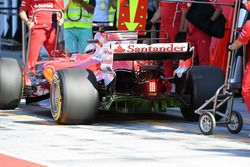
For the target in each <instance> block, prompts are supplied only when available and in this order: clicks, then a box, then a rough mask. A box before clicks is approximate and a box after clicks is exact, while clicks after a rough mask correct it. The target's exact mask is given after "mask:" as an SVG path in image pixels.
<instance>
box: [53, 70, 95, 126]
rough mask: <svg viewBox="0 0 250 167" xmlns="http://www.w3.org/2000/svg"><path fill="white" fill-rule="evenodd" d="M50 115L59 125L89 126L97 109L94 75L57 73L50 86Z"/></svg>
mask: <svg viewBox="0 0 250 167" xmlns="http://www.w3.org/2000/svg"><path fill="white" fill-rule="evenodd" d="M50 102H51V114H52V117H53V119H54V120H55V121H57V122H58V123H59V124H91V123H93V121H94V119H95V117H96V113H97V109H98V102H99V99H98V91H97V81H96V78H95V75H94V73H93V72H92V71H90V70H84V69H76V68H73V69H64V70H59V71H57V72H56V73H55V74H54V76H53V80H52V85H51V97H50Z"/></svg>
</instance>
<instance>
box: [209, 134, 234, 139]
mask: <svg viewBox="0 0 250 167" xmlns="http://www.w3.org/2000/svg"><path fill="white" fill-rule="evenodd" d="M213 137H216V138H230V136H228V135H224V134H213Z"/></svg>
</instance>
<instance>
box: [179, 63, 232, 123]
mask: <svg viewBox="0 0 250 167" xmlns="http://www.w3.org/2000/svg"><path fill="white" fill-rule="evenodd" d="M223 84H224V73H223V72H222V71H221V70H220V69H219V68H218V67H214V66H193V67H192V68H191V69H190V70H189V71H188V73H187V79H186V90H185V94H188V95H190V105H189V106H188V107H186V108H181V112H182V115H183V117H184V118H185V119H186V120H189V121H198V119H199V115H198V114H195V112H194V111H195V110H196V109H198V108H199V107H200V106H201V105H202V104H204V103H205V101H206V100H208V99H209V98H211V97H212V96H213V95H214V94H215V93H216V91H217V89H218V88H219V87H220V86H222V85H223ZM226 106H227V105H226V104H225V105H223V106H222V107H221V108H220V109H219V110H220V111H221V112H225V111H226ZM206 108H212V104H211V105H208V106H207V107H206ZM216 119H217V120H218V119H219V117H217V115H216Z"/></svg>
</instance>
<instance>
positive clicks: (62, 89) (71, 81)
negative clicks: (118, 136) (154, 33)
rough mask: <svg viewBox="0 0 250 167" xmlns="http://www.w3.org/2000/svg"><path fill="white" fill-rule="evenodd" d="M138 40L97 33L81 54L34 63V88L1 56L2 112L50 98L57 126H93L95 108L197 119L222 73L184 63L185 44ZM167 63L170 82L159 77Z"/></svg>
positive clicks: (187, 52) (135, 36)
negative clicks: (170, 112)
mask: <svg viewBox="0 0 250 167" xmlns="http://www.w3.org/2000/svg"><path fill="white" fill-rule="evenodd" d="M138 41H140V40H138V34H137V32H134V31H107V32H98V33H96V34H95V37H94V39H93V40H90V41H89V44H88V46H87V48H86V51H85V53H84V54H73V55H72V56H69V55H68V54H67V53H64V52H62V51H59V50H55V51H54V52H53V56H52V57H51V58H50V59H49V60H42V61H38V63H37V65H36V66H37V68H36V69H37V70H36V75H35V76H31V81H32V86H27V85H24V84H23V83H24V82H23V78H25V75H26V74H23V75H22V72H21V68H20V66H19V64H18V62H17V61H16V60H15V59H12V58H7V57H1V58H0V109H1V110H6V109H15V108H16V107H17V106H18V105H19V103H20V100H21V98H25V99H26V103H30V102H34V101H39V100H43V99H45V98H50V105H51V114H52V117H53V119H54V120H55V121H57V122H58V123H59V124H91V123H93V121H94V120H95V117H96V114H97V111H98V110H112V111H114V110H115V111H120V112H125V113H128V112H130V113H131V112H132V113H135V112H152V111H157V112H158V111H160V112H165V111H167V108H169V107H179V108H180V109H181V112H182V114H183V116H184V117H185V118H186V119H188V120H197V118H198V115H197V114H196V113H195V112H194V111H195V109H197V108H198V107H200V106H201V105H202V104H203V103H204V102H205V101H206V100H207V99H209V98H210V97H211V96H213V95H214V93H215V92H216V90H217V89H218V88H219V87H220V86H221V85H223V83H224V73H223V71H222V70H221V69H219V68H218V67H215V66H192V65H191V64H189V65H186V64H185V63H184V62H185V60H187V59H191V58H192V55H193V48H190V46H189V44H188V43H185V42H184V43H155V44H151V45H148V44H143V43H140V42H138ZM165 60H172V61H174V62H176V63H174V64H176V66H175V67H173V68H174V72H173V76H172V77H170V78H165V77H164V75H163V74H164V71H163V69H162V63H161V62H162V61H165ZM208 107H209V106H208ZM221 110H225V106H222V107H221Z"/></svg>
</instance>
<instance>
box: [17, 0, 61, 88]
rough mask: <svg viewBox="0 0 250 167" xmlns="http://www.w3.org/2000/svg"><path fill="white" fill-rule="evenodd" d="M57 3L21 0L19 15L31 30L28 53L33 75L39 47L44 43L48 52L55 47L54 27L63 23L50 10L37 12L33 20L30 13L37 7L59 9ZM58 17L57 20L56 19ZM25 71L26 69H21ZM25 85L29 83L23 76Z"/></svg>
mask: <svg viewBox="0 0 250 167" xmlns="http://www.w3.org/2000/svg"><path fill="white" fill-rule="evenodd" d="M58 4H59V3H56V0H22V2H21V6H20V12H19V16H20V18H21V19H22V20H23V21H24V22H25V24H26V25H27V26H28V29H29V31H31V36H30V46H29V48H30V49H29V53H28V65H29V69H28V70H29V71H28V72H32V74H33V75H35V64H36V62H37V60H38V57H39V53H40V49H41V47H42V46H43V45H44V47H45V48H46V50H47V52H48V54H51V51H52V50H54V49H55V43H56V27H57V25H55V23H56V24H58V25H59V26H61V25H62V24H63V17H62V18H61V19H59V18H58V17H57V15H56V17H54V16H55V15H54V14H52V12H44V11H43V12H38V13H37V14H36V15H35V17H34V20H31V19H32V18H31V17H32V15H33V14H34V12H35V11H37V10H38V9H59V7H58ZM54 18H55V19H54ZM58 19H59V20H58ZM23 72H26V69H24V70H23ZM25 82H26V85H28V84H31V83H30V80H29V79H28V78H25Z"/></svg>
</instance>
